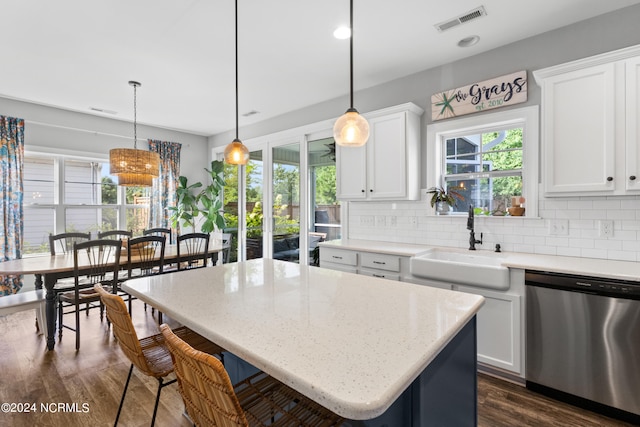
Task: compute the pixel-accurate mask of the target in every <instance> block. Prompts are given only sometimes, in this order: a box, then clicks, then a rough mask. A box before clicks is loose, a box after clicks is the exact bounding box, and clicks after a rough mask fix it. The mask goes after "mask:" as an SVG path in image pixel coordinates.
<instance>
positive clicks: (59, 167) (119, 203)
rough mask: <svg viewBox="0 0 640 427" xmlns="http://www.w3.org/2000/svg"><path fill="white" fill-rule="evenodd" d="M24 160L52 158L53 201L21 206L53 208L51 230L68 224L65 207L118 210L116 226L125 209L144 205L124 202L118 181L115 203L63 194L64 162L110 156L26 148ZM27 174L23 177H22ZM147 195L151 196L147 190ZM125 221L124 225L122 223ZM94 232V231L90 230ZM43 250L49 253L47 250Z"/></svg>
mask: <svg viewBox="0 0 640 427" xmlns="http://www.w3.org/2000/svg"><path fill="white" fill-rule="evenodd" d="M24 156H25V161H26V160H27V159H29V158H42V159H52V160H53V177H52V178H53V192H54V195H53V202H52V203H29V204H27V203H24V204H23V208H24V209H25V211H26V210H28V209H29V210H31V209H33V210H38V209H47V210H53V212H54V221H53V227H54V228H53V230H52V233H53V234H58V233H63V232H65V230H66V228H67V224H66V218H67V209H74V210H81V209H87V210H96V209H115V210H116V211H117V213H116V218H117V221H116V222H117V227H118V228H121V227H126V224H127V212H128V211H130V210H135V209H143V208H144V205H136V204H127V200H126V193H125V192H126V189H125V187H122V186H120V185H117V184H116V185H117V192H116V194H117V198H116V203H115V204H112V203H110V204H102V203H99V201H96V204H83V203H67V201H66V195H65V184H66V177H65V162H66V161H74V162H78V161H79V162H87V163H92V162H97V163H103V164H107V165H108V163H109V159H108V158H106V157H103V156H100V155H96V156H90V155H86V156H74V155H68V154H56V153H49V152H41V151H31V150H25V154H24ZM25 178H26V177H25ZM149 196H151V195H150V194H149ZM146 208H147V209H149V208H150V205H146ZM123 224H125V225H123ZM93 233H94V234H95V232H93ZM44 254H45V252H37V253H30V254H26V256H27V257H28V256H41V255H44ZM46 254H49V251H48V250H47V252H46Z"/></svg>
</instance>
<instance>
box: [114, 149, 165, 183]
mask: <svg viewBox="0 0 640 427" xmlns="http://www.w3.org/2000/svg"><path fill="white" fill-rule="evenodd" d="M159 164H160V156H159V155H158V153H154V152H152V151H145V150H138V149H136V148H114V149H112V150H109V171H110V173H111V174H112V175H116V176H117V177H118V185H122V186H125V187H150V186H151V185H152V184H153V178H155V177H157V176H158V175H159V169H160V168H159Z"/></svg>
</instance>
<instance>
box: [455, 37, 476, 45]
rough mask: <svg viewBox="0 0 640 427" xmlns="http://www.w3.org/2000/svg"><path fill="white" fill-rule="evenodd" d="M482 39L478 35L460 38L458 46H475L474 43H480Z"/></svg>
mask: <svg viewBox="0 0 640 427" xmlns="http://www.w3.org/2000/svg"><path fill="white" fill-rule="evenodd" d="M479 41H480V37H478V36H469V37H465V38H463V39H462V40H460V41H459V42H458V46H460V47H469V46H473V45H474V44H476V43H478V42H479Z"/></svg>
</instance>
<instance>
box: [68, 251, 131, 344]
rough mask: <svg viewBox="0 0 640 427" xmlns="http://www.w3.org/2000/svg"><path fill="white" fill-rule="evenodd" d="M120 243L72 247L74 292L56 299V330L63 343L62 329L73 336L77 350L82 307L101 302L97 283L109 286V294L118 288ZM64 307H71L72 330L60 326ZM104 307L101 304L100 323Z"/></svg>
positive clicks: (69, 327)
mask: <svg viewBox="0 0 640 427" xmlns="http://www.w3.org/2000/svg"><path fill="white" fill-rule="evenodd" d="M120 249H121V244H120V242H119V241H114V240H107V239H103V240H89V241H87V242H80V243H75V244H74V245H73V279H74V289H73V290H72V291H67V292H62V293H60V294H59V295H58V330H59V332H58V333H59V338H60V339H62V329H63V328H67V329H69V330H72V331H75V333H76V350H79V349H80V311H83V310H87V309H88V308H84V309H81V308H80V305H81V304H86V303H91V302H100V295H99V294H98V293H97V292H96V291H95V290H94V289H93V286H94V285H95V284H96V283H101V284H104V285H105V286H108V287H109V289H110V290H111V291H113V290H114V289H116V288H117V286H118V270H119V269H120ZM64 303H66V304H68V305H73V306H74V309H75V310H74V314H75V321H76V323H75V328H73V327H71V326H68V325H65V324H63V321H62V320H63V315H64V314H65V313H64V311H63V307H64ZM102 316H103V306H102V304H100V320H102Z"/></svg>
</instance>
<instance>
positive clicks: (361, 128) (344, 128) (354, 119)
mask: <svg viewBox="0 0 640 427" xmlns="http://www.w3.org/2000/svg"><path fill="white" fill-rule="evenodd" d="M333 139H335V141H336V144H338V145H341V146H343V147H361V146H363V145H364V144H366V143H367V140H368V139H369V123H368V122H367V120H366V119H365V118H364V117H362V116H361V115H360V114H359V113H358V111H357V110H356V109H355V108H349V109H348V110H347V112H346V113H344V114H343V115H342V116H340V118H338V120H336V123H335V124H334V125H333Z"/></svg>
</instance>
